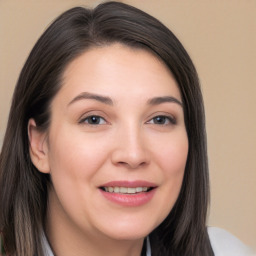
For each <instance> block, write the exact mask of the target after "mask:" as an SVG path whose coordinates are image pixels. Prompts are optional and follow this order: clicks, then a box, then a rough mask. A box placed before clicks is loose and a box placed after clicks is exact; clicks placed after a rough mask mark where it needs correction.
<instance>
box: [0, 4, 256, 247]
mask: <svg viewBox="0 0 256 256" xmlns="http://www.w3.org/2000/svg"><path fill="white" fill-rule="evenodd" d="M99 2H100V1H81V0H80V1H79V0H41V1H39V0H38V1H36V0H0V146H1V143H2V138H3V134H4V130H5V127H6V122H7V116H8V111H9V107H10V101H11V96H12V93H13V88H14V85H15V83H16V80H17V77H18V74H19V72H20V70H21V68H22V66H23V64H24V61H25V59H26V57H27V55H28V53H29V51H30V50H31V48H32V46H33V45H34V43H35V41H36V40H37V38H38V37H39V36H40V34H41V33H42V32H43V30H44V29H45V27H46V26H47V25H48V24H49V23H50V21H52V20H53V19H54V18H55V17H56V16H57V15H58V14H60V13H61V12H62V11H64V10H66V9H68V8H70V7H73V6H76V5H85V6H93V5H96V4H97V3H99ZM123 2H126V3H130V4H133V5H134V6H137V7H139V8H141V9H143V10H145V11H147V12H149V13H150V14H152V15H154V16H155V17H157V18H159V19H160V20H161V21H162V22H164V23H165V24H166V25H167V26H168V27H169V28H170V29H171V30H172V31H173V32H174V33H175V34H176V35H177V36H178V38H179V39H180V40H181V42H182V43H183V44H184V46H185V48H186V49H187V50H188V52H189V54H190V55H191V57H192V59H193V60H194V63H195V65H196V67H197V69H198V72H199V76H200V78H201V83H202V89H203V94H204V99H205V105H206V115H207V129H208V148H209V161H210V176H211V190H212V195H211V198H212V199H211V208H210V215H209V225H214V226H219V227H222V228H225V229H227V230H229V231H230V232H232V233H233V234H235V235H236V236H238V237H239V238H240V239H241V240H242V241H244V242H245V243H246V244H248V245H250V246H252V247H254V248H256V199H255V197H256V186H255V183H256V115H255V112H256V111H255V110H256V64H255V62H256V1H255V0H240V1H238V0H232V1H231V0H215V1H210V0H193V1H192V0H191V1H189V0H154V1H153V0H152V1H149V0H147V1H146V0H140V1H139V0H137V1H135V0H129V1H128V0H127V1H123Z"/></svg>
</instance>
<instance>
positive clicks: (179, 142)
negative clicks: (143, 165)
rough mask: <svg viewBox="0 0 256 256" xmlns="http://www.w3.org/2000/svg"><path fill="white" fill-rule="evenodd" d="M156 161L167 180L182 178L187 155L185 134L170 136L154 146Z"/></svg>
mask: <svg viewBox="0 0 256 256" xmlns="http://www.w3.org/2000/svg"><path fill="white" fill-rule="evenodd" d="M155 155H156V159H157V160H156V161H157V163H158V165H159V166H160V168H161V169H162V170H163V171H164V174H165V176H166V177H167V178H175V177H177V178H179V177H183V173H184V170H185V166H186V162H187V155H188V139H187V135H186V133H185V132H183V133H180V134H176V136H170V138H165V139H163V140H162V141H158V143H156V144H155Z"/></svg>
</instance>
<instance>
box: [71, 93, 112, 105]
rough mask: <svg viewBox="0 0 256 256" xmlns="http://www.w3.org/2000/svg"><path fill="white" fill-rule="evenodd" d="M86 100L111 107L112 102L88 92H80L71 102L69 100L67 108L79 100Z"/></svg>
mask: <svg viewBox="0 0 256 256" xmlns="http://www.w3.org/2000/svg"><path fill="white" fill-rule="evenodd" d="M88 99H89V100H96V101H99V102H101V103H104V104H107V105H113V101H112V100H111V99H110V98H109V97H106V96H102V95H98V94H94V93H89V92H82V93H80V94H79V95H77V96H76V97H75V98H74V99H73V100H71V101H70V102H69V103H68V106H69V105H71V104H73V103H74V102H77V101H79V100H88Z"/></svg>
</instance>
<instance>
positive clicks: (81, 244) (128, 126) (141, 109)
mask: <svg viewBox="0 0 256 256" xmlns="http://www.w3.org/2000/svg"><path fill="white" fill-rule="evenodd" d="M85 92H86V94H84V93H85ZM88 93H89V94H88ZM91 94H93V95H95V94H96V95H100V96H104V97H108V98H107V100H106V99H105V101H104V102H102V99H101V100H99V99H98V98H95V97H93V98H91ZM81 95H82V96H81ZM88 95H89V96H90V97H89V98H90V99H88ZM155 97H161V100H160V101H159V100H158V101H157V100H155V102H153V101H152V98H155ZM163 97H165V98H164V99H166V97H171V99H174V101H173V100H172V101H170V100H167V101H166V100H163ZM168 99H169V98H168ZM150 100H151V102H150ZM175 100H176V102H175ZM181 101H182V100H181V95H180V92H179V89H178V86H177V83H176V81H175V79H174V78H173V76H172V74H171V73H170V71H169V70H168V69H167V67H166V66H165V64H163V63H162V62H161V61H160V60H159V59H158V58H157V57H155V56H154V55H153V54H152V53H149V52H147V51H145V50H141V49H131V48H129V47H127V46H123V45H120V44H113V45H110V46H105V47H101V48H93V49H90V50H89V51H87V52H85V53H83V54H82V55H81V56H79V57H78V58H76V59H75V60H74V61H73V62H71V63H70V64H69V65H68V67H67V68H66V70H65V72H64V75H63V85H62V87H61V89H60V91H59V92H58V93H57V95H56V96H55V98H54V100H53V102H52V105H51V113H52V116H51V124H50V127H49V129H48V131H47V132H45V133H43V132H40V131H39V130H38V129H37V127H36V124H35V122H34V120H33V119H31V120H30V121H29V126H28V132H29V138H30V155H31V159H32V161H33V163H34V165H35V166H36V167H37V168H38V170H39V171H41V172H43V173H49V174H50V175H51V179H52V187H51V188H50V190H49V207H48V214H47V221H46V223H47V227H46V235H47V237H48V239H49V242H50V244H51V246H52V248H53V250H54V252H55V253H56V255H62V256H65V255H68V256H70V255H71V256H72V255H76V256H82V255H94V256H98V255H118V256H120V255H133V256H138V255H140V253H141V249H142V244H143V240H144V238H145V237H146V236H147V235H148V234H149V233H150V232H151V231H152V230H154V229H155V228H156V227H157V226H158V225H159V224H160V223H161V222H162V221H163V220H164V219H165V217H166V216H167V215H168V214H169V213H170V211H171V209H172V207H173V205H174V203H175V201H176V199H177V197H178V195H179V191H180V188H181V184H182V180H183V175H184V169H185V165H186V159H187V153H188V139H187V133H186V129H185V124H184V115H183V108H182V105H181V104H179V102H181ZM149 102H150V103H149ZM91 116H98V117H97V118H96V121H97V122H96V124H91V120H92V119H91ZM157 116H165V117H161V118H160V119H159V120H160V121H159V120H158V119H157V118H156V117H157ZM94 120H95V118H94ZM117 180H118V181H119V180H125V181H134V180H143V181H147V182H151V183H153V184H155V186H156V188H155V193H154V195H153V197H152V198H151V200H149V201H148V202H147V203H145V204H143V205H139V206H123V205H120V204H117V203H114V202H112V201H109V200H107V199H106V198H105V197H104V196H103V195H102V193H101V190H100V189H99V186H101V185H102V184H105V183H107V182H110V181H117ZM99 245H100V246H99Z"/></svg>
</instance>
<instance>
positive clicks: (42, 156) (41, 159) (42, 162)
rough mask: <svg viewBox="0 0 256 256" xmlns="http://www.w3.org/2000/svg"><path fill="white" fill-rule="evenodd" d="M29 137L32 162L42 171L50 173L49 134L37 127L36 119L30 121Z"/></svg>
mask: <svg viewBox="0 0 256 256" xmlns="http://www.w3.org/2000/svg"><path fill="white" fill-rule="evenodd" d="M28 138H29V154H30V158H31V161H32V163H33V164H34V166H35V167H36V168H37V169H38V170H39V171H40V172H43V173H49V172H50V168H49V167H50V166H49V158H48V145H47V134H46V132H42V131H40V130H39V129H38V128H37V126H36V122H35V120H34V119H29V121H28Z"/></svg>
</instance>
